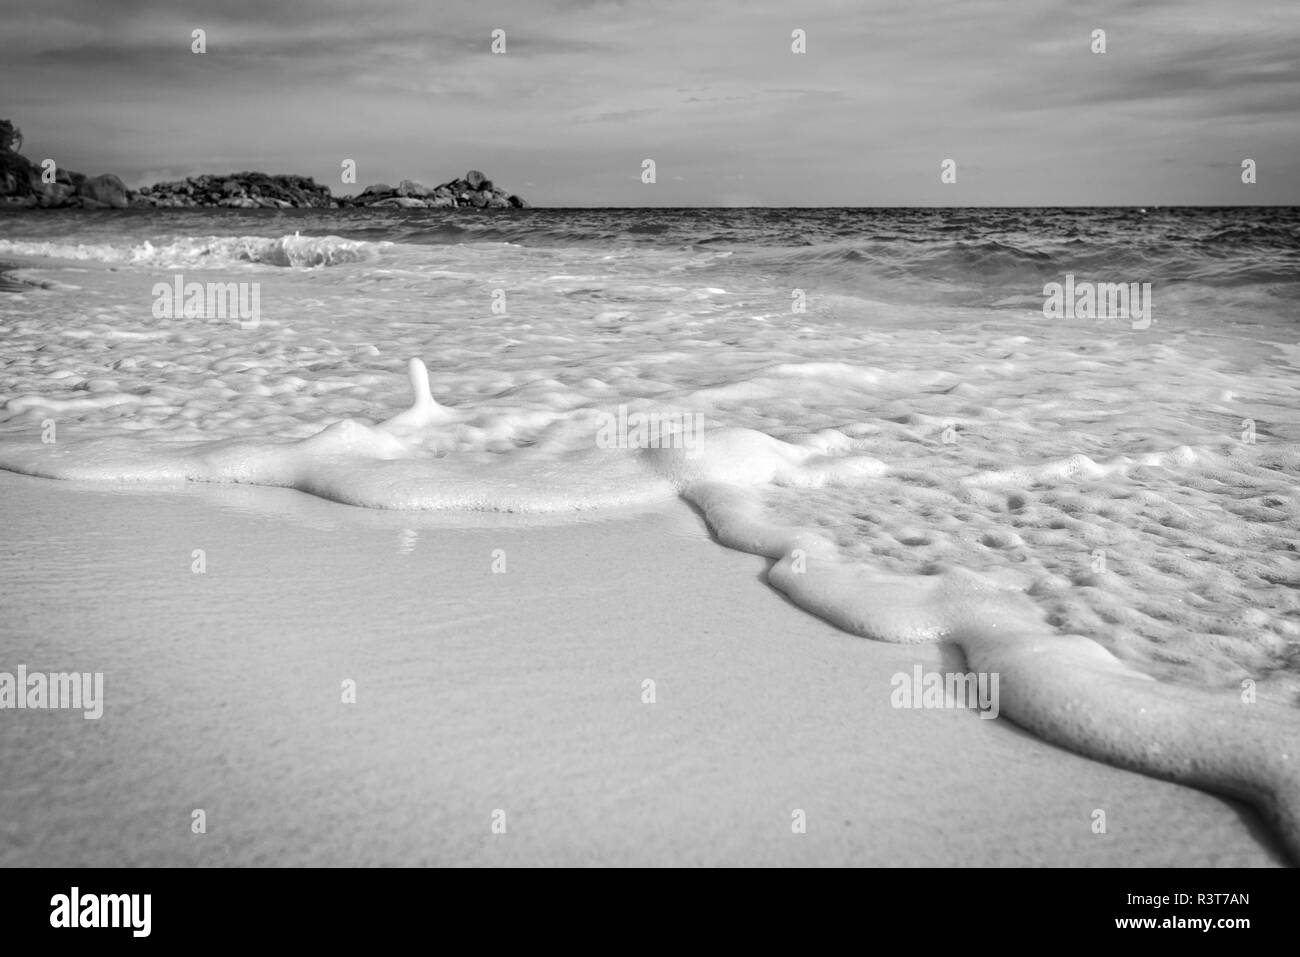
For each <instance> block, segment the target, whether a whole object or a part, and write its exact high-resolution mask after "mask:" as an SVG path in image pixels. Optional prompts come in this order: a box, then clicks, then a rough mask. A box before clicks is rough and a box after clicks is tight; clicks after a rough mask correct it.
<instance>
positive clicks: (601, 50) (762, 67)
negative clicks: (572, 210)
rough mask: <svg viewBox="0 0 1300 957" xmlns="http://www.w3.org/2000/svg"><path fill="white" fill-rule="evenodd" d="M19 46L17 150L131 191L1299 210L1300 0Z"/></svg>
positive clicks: (391, 20) (380, 21)
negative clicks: (278, 183) (432, 188)
mask: <svg viewBox="0 0 1300 957" xmlns="http://www.w3.org/2000/svg"><path fill="white" fill-rule="evenodd" d="M195 28H203V29H204V30H206V32H207V52H206V53H204V54H194V53H192V52H191V51H190V46H191V42H192V41H191V31H193V30H194V29H195ZM796 28H798V29H802V30H804V31H806V34H807V52H806V53H805V54H803V55H796V54H794V53H792V52H791V42H792V41H791V32H792V31H793V30H795V29H796ZM495 29H502V30H504V31H505V34H506V52H505V53H504V54H501V55H494V54H493V53H492V52H491V42H492V36H491V35H492V31H493V30H495ZM1094 29H1104V30H1105V31H1106V45H1107V52H1106V53H1105V54H1104V55H1097V54H1094V53H1092V52H1091V50H1090V45H1091V42H1092V40H1091V33H1092V31H1093V30H1094ZM0 49H3V50H4V55H3V58H0V117H7V118H9V119H11V120H13V121H14V122H15V123H16V124H17V125H18V126H19V127H21V128H22V130H23V132H24V135H25V144H24V147H23V151H24V153H25V154H26V155H27V156H28V157H29V158H31V159H34V160H38V161H39V160H40V159H43V158H44V157H47V156H48V157H51V158H54V159H55V161H56V162H57V163H59V164H60V165H62V166H66V167H68V168H71V169H75V170H80V171H82V172H85V173H90V174H95V173H101V172H115V173H117V174H118V175H120V176H121V177H122V178H123V179H124V180H125V181H126V182H127V185H129V186H139V185H143V184H144V183H148V182H154V181H156V180H159V179H168V178H178V177H181V176H186V175H191V174H194V173H199V172H218V173H219V172H231V171H237V170H244V169H256V170H263V171H266V172H297V173H303V174H307V175H311V176H314V177H316V179H317V180H318V181H319V182H323V183H328V184H329V185H330V186H331V188H332V189H333V190H334V192H336V193H349V192H354V191H356V190H358V189H360V188H361V187H364V186H365V185H367V184H370V183H377V182H387V183H392V184H396V183H397V181H398V180H400V179H403V178H412V179H418V180H421V181H423V182H425V183H429V184H436V183H439V182H443V181H445V180H448V179H452V178H454V177H455V176H457V175H461V174H463V173H464V172H465V171H466V170H467V169H469V168H477V169H481V170H483V171H484V172H486V173H487V174H488V175H489V176H490V177H492V178H493V179H494V180H495V181H496V182H497V183H498V184H499V185H502V186H505V187H506V188H508V189H511V190H513V191H515V192H518V193H519V194H521V195H523V196H524V197H525V198H526V199H528V200H530V201H531V202H533V203H534V204H535V205H546V206H697V205H705V206H735V205H778V206H780V205H789V206H803V205H811V206H878V205H881V206H892V205H986V204H998V205H1080V204H1081V205H1090V204H1103V205H1109V204H1115V205H1130V204H1132V205H1172V204H1179V203H1187V204H1200V203H1223V204H1234V203H1247V204H1268V203H1293V204H1300V149H1298V147H1300V0H1232V2H1226V0H1122V2H1119V0H1116V2H1110V0H1107V2H1087V0H880V2H876V0H645V2H639V3H637V2H618V0H510V2H498V0H435V2H429V0H420V2H417V0H347V2H343V0H221V2H219V3H218V2H211V0H208V2H199V0H39V2H30V0H23V2H21V3H18V2H13V0H0ZM1247 157H1249V158H1252V159H1254V160H1255V161H1256V162H1257V164H1258V184H1257V185H1255V186H1249V187H1248V186H1244V185H1242V183H1241V161H1242V160H1243V159H1245V158H1247ZM646 158H651V159H653V160H654V161H655V163H656V164H657V178H658V182H657V183H655V184H654V185H645V184H643V183H642V182H641V164H642V160H644V159H646ZM949 158H951V159H953V160H955V161H956V163H957V182H956V184H954V185H945V184H942V183H941V182H940V164H941V163H942V161H943V160H945V159H949ZM344 159H353V160H355V161H356V163H357V167H358V175H357V180H358V181H357V185H356V186H351V185H346V184H344V183H342V182H341V181H340V172H341V166H340V164H341V162H342V161H343V160H344Z"/></svg>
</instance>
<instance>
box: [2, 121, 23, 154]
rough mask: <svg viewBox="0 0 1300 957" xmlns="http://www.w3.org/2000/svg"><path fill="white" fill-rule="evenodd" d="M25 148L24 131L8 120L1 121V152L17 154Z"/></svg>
mask: <svg viewBox="0 0 1300 957" xmlns="http://www.w3.org/2000/svg"><path fill="white" fill-rule="evenodd" d="M22 148H23V131H22V130H20V129H19V128H18V127H16V126H14V125H13V124H12V123H10V122H9V121H8V120H0V152H5V153H17V152H19V151H20V150H21V149H22Z"/></svg>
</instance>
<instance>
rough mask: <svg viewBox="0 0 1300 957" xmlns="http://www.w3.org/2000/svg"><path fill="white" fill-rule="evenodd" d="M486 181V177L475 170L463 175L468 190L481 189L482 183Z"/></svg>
mask: <svg viewBox="0 0 1300 957" xmlns="http://www.w3.org/2000/svg"><path fill="white" fill-rule="evenodd" d="M486 179H487V177H486V176H484V175H483V174H482V173H480V172H479V171H478V170H476V169H472V170H470V171H469V172H468V173H466V174H465V182H467V183H469V188H470V189H482V188H483V181H484V180H486Z"/></svg>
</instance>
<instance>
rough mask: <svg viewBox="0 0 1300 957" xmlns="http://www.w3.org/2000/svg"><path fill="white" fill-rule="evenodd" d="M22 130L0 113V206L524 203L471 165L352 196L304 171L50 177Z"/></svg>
mask: <svg viewBox="0 0 1300 957" xmlns="http://www.w3.org/2000/svg"><path fill="white" fill-rule="evenodd" d="M22 143H23V134H22V131H21V130H19V129H18V127H16V126H15V125H14V124H13V123H11V122H9V121H8V120H0V208H4V207H10V208H15V207H16V208H20V209H26V208H41V209H67V208H78V207H79V208H83V209H122V208H124V207H127V206H144V207H159V208H173V207H183V208H190V207H205V206H218V207H227V208H231V209H302V208H313V209H336V208H338V207H341V206H376V207H379V208H381V209H389V208H391V209H429V208H436V207H456V206H460V207H470V208H476V209H509V208H515V209H520V208H525V207H527V206H528V204H527V203H526V202H524V201H523V200H522V199H520V198H519V197H518V196H514V195H511V194H510V193H507V192H506V191H505V190H504V189H501V188H499V187H497V186H495V185H494V184H493V183H492V181H491V180H490V179H488V178H487V177H486V176H484V175H483V174H482V173H481V172H479V171H478V170H476V169H472V170H470V171H469V172H468V173H466V174H465V176H464V178H463V179H454V180H451V181H450V182H447V183H443V184H442V185H441V186H425V185H424V184H423V183H417V182H416V181H415V180H410V179H404V180H402V181H401V183H399V184H398V186H397V187H396V188H394V187H392V186H389V185H388V184H386V183H379V184H377V185H375V186H368V187H366V189H364V190H362V191H361V192H360V193H359V194H357V195H356V196H343V197H337V198H336V197H335V196H333V195H332V194H331V193H330V190H329V187H328V186H322V185H321V184H319V183H317V182H316V181H315V180H314V179H312V178H311V177H310V176H295V175H274V176H273V175H270V174H267V173H249V172H245V173H228V174H226V175H224V176H215V175H212V174H210V173H208V174H204V175H202V176H191V177H189V178H188V179H180V180H175V181H172V182H168V183H155V184H154V185H152V186H145V187H143V188H141V189H139V190H129V189H127V188H126V184H124V183H123V182H122V181H121V180H120V179H118V178H117V177H116V176H114V175H113V174H112V173H105V174H103V175H101V176H86V175H84V174H82V173H77V172H74V171H72V170H65V169H63V168H61V167H58V168H56V169H55V171H54V175H53V181H52V182H46V181H45V180H46V179H48V178H49V177H48V176H44V175H42V170H41V168H40V167H39V166H37V165H36V164H35V163H32V162H31V161H29V160H28V159H27V158H26V157H25V156H23V155H22V154H21V153H19V152H18V151H19V149H20V148H21V147H22Z"/></svg>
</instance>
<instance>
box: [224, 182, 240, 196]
mask: <svg viewBox="0 0 1300 957" xmlns="http://www.w3.org/2000/svg"><path fill="white" fill-rule="evenodd" d="M221 191H222V192H223V193H225V194H226V195H227V196H234V195H235V194H236V193H242V192H243V191H244V188H243V187H242V186H240V185H239V181H238V180H233V179H228V180H226V181H225V182H224V183H222V184H221Z"/></svg>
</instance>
